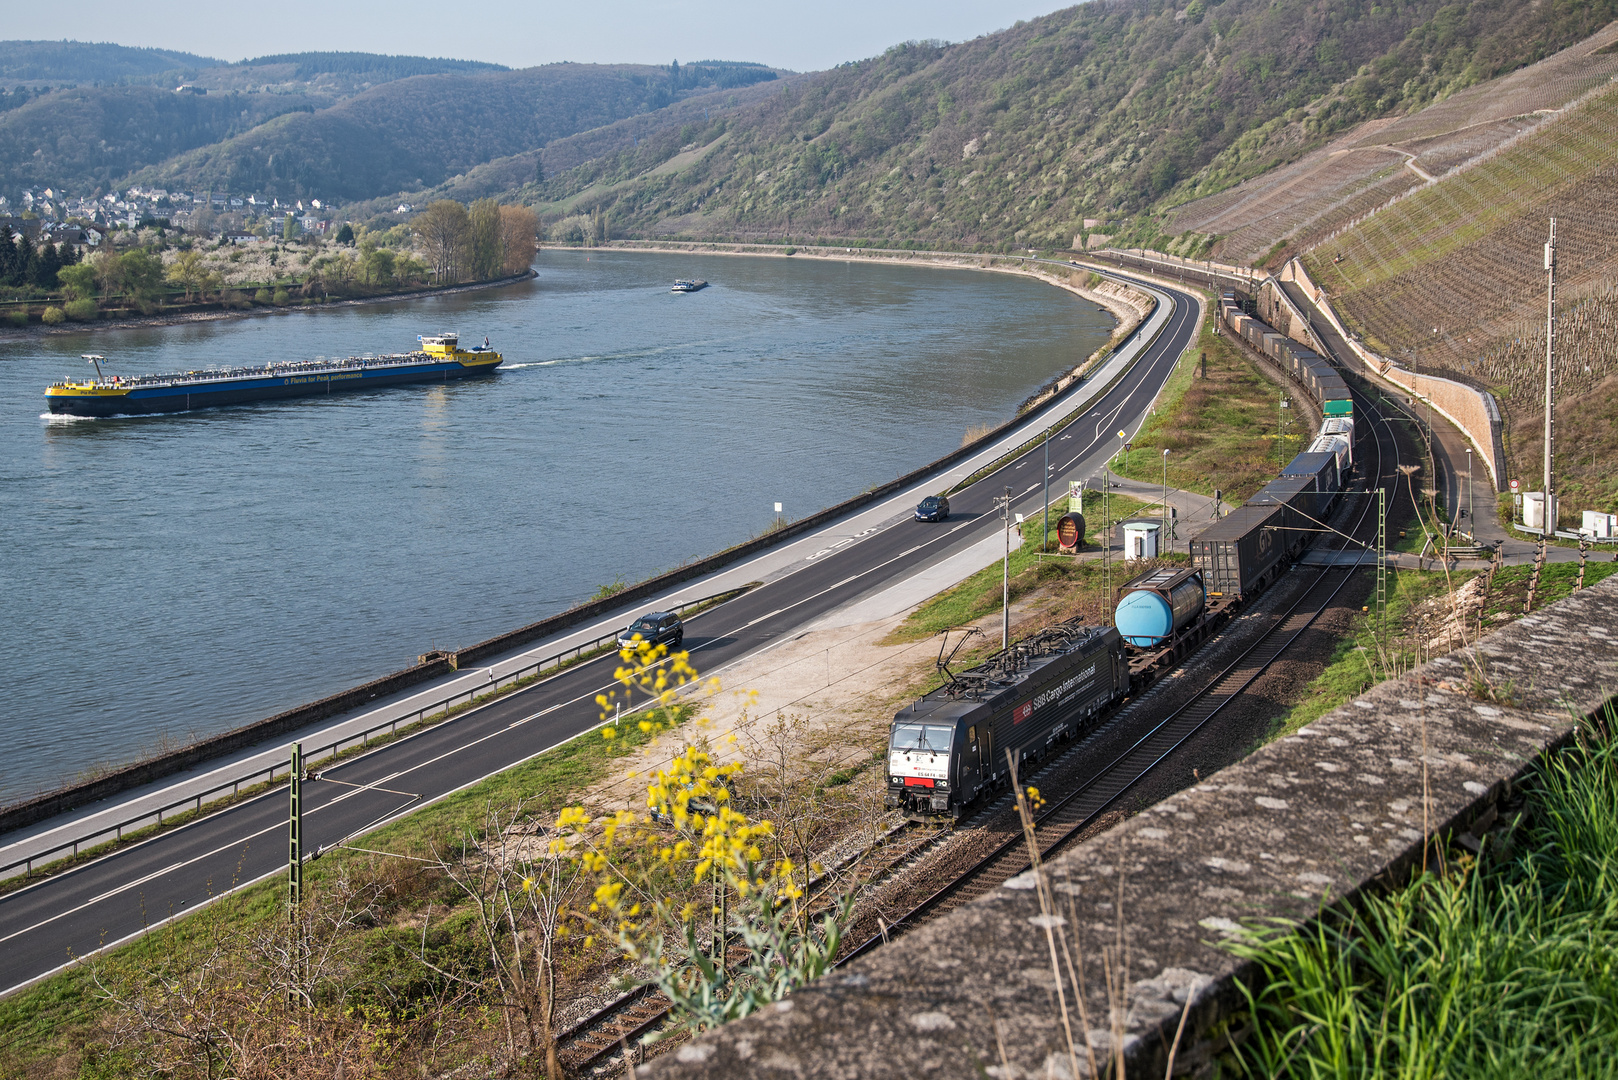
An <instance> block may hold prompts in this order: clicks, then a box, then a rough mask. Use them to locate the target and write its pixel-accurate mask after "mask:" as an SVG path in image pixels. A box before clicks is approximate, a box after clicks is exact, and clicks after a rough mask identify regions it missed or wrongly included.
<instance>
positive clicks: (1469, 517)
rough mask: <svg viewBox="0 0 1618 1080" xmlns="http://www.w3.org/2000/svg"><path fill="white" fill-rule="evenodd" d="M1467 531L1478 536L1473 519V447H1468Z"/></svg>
mask: <svg viewBox="0 0 1618 1080" xmlns="http://www.w3.org/2000/svg"><path fill="white" fill-rule="evenodd" d="M1466 531H1467V532H1469V533H1471V534H1472V535H1473V536H1474V537H1476V536H1477V532H1478V526H1477V522H1476V521H1474V520H1473V519H1472V448H1471V447H1470V446H1468V447H1467V448H1466Z"/></svg>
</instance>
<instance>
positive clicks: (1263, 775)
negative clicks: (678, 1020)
mask: <svg viewBox="0 0 1618 1080" xmlns="http://www.w3.org/2000/svg"><path fill="white" fill-rule="evenodd" d="M1479 664H1482V665H1484V669H1485V670H1486V671H1487V674H1488V676H1489V677H1490V678H1492V679H1495V680H1502V681H1503V680H1509V681H1511V682H1513V683H1514V685H1515V688H1516V691H1517V693H1518V694H1519V695H1520V701H1519V703H1518V704H1516V705H1514V706H1511V707H1507V706H1503V705H1499V704H1491V703H1486V702H1484V701H1480V700H1478V699H1476V698H1474V697H1472V696H1470V695H1469V694H1468V693H1467V688H1468V686H1469V685H1470V684H1471V679H1472V677H1473V676H1474V675H1475V674H1476V673H1477V672H1478V671H1479V667H1478V665H1479ZM1612 687H1618V577H1615V578H1608V579H1607V580H1606V581H1604V582H1602V583H1601V584H1599V585H1596V586H1593V587H1591V588H1588V589H1585V590H1583V591H1582V592H1579V593H1575V594H1574V595H1573V596H1572V597H1570V598H1569V599H1567V600H1563V601H1561V602H1560V603H1557V604H1554V605H1552V606H1550V607H1549V608H1546V609H1545V610H1544V611H1542V612H1538V613H1535V614H1534V615H1532V616H1529V617H1526V618H1524V619H1522V620H1521V621H1519V622H1517V623H1514V624H1512V625H1511V626H1509V627H1507V628H1505V629H1503V630H1500V631H1498V632H1497V633H1495V634H1493V635H1491V636H1490V637H1488V638H1485V639H1484V640H1483V642H1482V643H1481V645H1480V646H1478V647H1476V648H1474V649H1471V650H1463V651H1462V652H1458V653H1452V654H1450V655H1448V656H1444V657H1441V658H1439V659H1437V660H1434V661H1433V662H1432V663H1430V664H1428V665H1427V666H1426V667H1424V668H1422V669H1420V670H1419V671H1417V672H1414V673H1412V674H1410V675H1408V676H1406V677H1404V678H1401V679H1396V680H1393V681H1390V682H1386V683H1383V684H1382V685H1380V686H1378V687H1376V688H1374V689H1373V690H1372V691H1371V692H1370V693H1368V694H1366V695H1365V696H1364V697H1361V698H1359V699H1358V700H1356V701H1354V702H1352V703H1351V704H1349V705H1347V706H1345V707H1343V708H1340V709H1337V710H1335V711H1333V712H1331V713H1328V714H1327V715H1326V716H1324V717H1322V718H1321V719H1320V720H1319V721H1317V722H1316V723H1314V724H1311V725H1309V726H1308V727H1307V728H1305V729H1303V730H1302V731H1300V732H1299V733H1298V734H1296V735H1294V736H1292V737H1290V738H1287V739H1283V740H1281V741H1278V742H1275V743H1271V744H1270V745H1268V746H1265V747H1263V748H1261V749H1260V750H1258V751H1256V752H1255V753H1254V754H1253V755H1252V756H1250V757H1249V758H1247V759H1246V760H1245V761H1242V762H1240V763H1238V764H1236V765H1233V766H1231V767H1229V768H1227V769H1224V770H1223V771H1221V772H1219V773H1217V774H1215V775H1213V776H1212V777H1209V778H1207V780H1205V781H1204V782H1202V783H1196V784H1194V786H1188V787H1187V788H1186V789H1185V790H1183V791H1181V792H1180V793H1179V794H1177V795H1175V796H1173V797H1171V798H1169V799H1166V800H1165V801H1163V802H1162V803H1159V804H1158V805H1156V806H1153V807H1150V808H1147V809H1145V810H1143V811H1142V812H1141V813H1139V814H1137V815H1136V816H1135V817H1133V818H1130V819H1129V820H1127V821H1125V822H1123V823H1122V824H1121V825H1119V826H1117V827H1115V828H1113V829H1112V830H1111V831H1109V832H1107V833H1104V834H1102V835H1100V836H1097V837H1096V838H1094V839H1092V840H1090V841H1089V842H1087V843H1085V844H1083V845H1081V846H1079V847H1077V848H1075V849H1073V850H1070V851H1069V852H1067V853H1066V854H1063V855H1061V856H1059V857H1058V858H1056V859H1055V860H1054V861H1053V862H1052V863H1051V864H1049V866H1048V868H1047V873H1048V875H1049V881H1050V883H1051V887H1052V890H1053V893H1054V898H1055V901H1056V904H1057V908H1058V911H1057V912H1056V913H1055V914H1056V915H1057V916H1059V920H1053V919H1052V918H1050V917H1049V913H1046V912H1043V911H1041V908H1040V902H1039V899H1038V895H1037V892H1036V891H1035V889H1034V888H1033V886H1034V885H1035V882H1034V880H1033V878H1032V875H1030V874H1025V875H1023V876H1022V877H1021V878H1016V879H1013V880H1012V881H1011V882H1008V883H1007V885H1006V886H1004V887H1002V888H999V889H996V890H995V891H994V893H992V894H991V895H989V896H986V897H983V898H982V899H980V900H978V901H976V902H974V903H971V904H968V905H966V906H965V907H964V908H962V909H960V910H959V911H956V912H954V913H952V914H951V915H949V916H947V917H945V918H942V919H939V920H937V921H935V922H933V923H930V924H927V925H925V926H923V927H921V928H919V929H918V930H916V931H914V932H912V933H910V934H907V935H905V936H904V937H902V938H900V939H899V940H898V941H896V942H895V943H893V944H892V945H889V946H888V947H886V948H884V949H880V950H878V951H877V952H876V953H874V954H872V955H871V956H868V957H865V958H863V959H861V960H859V961H856V962H854V963H852V964H850V965H849V966H848V967H846V968H843V969H840V970H839V971H836V972H834V973H833V974H831V975H829V976H827V977H826V978H824V979H822V980H821V981H819V982H817V983H815V984H813V985H811V986H808V987H805V988H804V989H803V990H800V991H799V992H798V993H796V994H794V995H792V997H790V998H788V999H787V1000H786V1001H783V1002H780V1003H778V1004H776V1005H773V1006H770V1007H768V1008H766V1009H765V1010H764V1011H763V1012H762V1013H759V1014H756V1015H755V1016H752V1017H749V1018H748V1019H746V1020H742V1021H739V1022H737V1023H734V1024H730V1025H728V1026H727V1027H724V1028H722V1029H720V1030H718V1031H715V1032H711V1033H708V1034H706V1035H704V1036H702V1037H701V1038H699V1039H696V1040H694V1041H692V1042H691V1043H689V1044H687V1045H685V1046H682V1047H680V1048H679V1049H678V1050H677V1051H675V1052H673V1053H671V1054H669V1055H668V1056H666V1057H663V1058H659V1059H656V1060H654V1061H652V1062H650V1063H649V1064H646V1065H642V1066H640V1068H639V1071H638V1075H640V1076H643V1077H659V1078H670V1080H672V1078H688V1077H689V1078H692V1080H696V1078H704V1080H707V1078H721V1077H735V1078H742V1077H749V1078H753V1077H756V1078H763V1080H769V1078H775V1077H780V1078H783V1080H784V1078H787V1077H791V1078H793V1080H802V1078H808V1077H827V1078H832V1077H836V1078H847V1077H889V1076H905V1077H923V1076H924V1077H929V1078H940V1080H943V1078H953V1077H959V1078H960V1080H968V1078H972V1080H977V1078H981V1077H983V1076H985V1075H990V1076H993V1077H995V1078H996V1080H1021V1078H1028V1080H1033V1078H1036V1077H1038V1078H1042V1080H1049V1078H1053V1077H1072V1076H1073V1075H1074V1074H1073V1070H1072V1065H1071V1059H1070V1058H1069V1055H1068V1050H1067V1038H1066V1035H1065V1032H1064V1028H1063V1024H1062V1021H1061V1010H1060V1008H1059V1006H1058V999H1057V996H1056V988H1057V981H1056V977H1055V976H1054V975H1053V974H1052V965H1051V945H1050V943H1049V941H1048V940H1047V937H1046V930H1045V927H1047V926H1050V927H1051V928H1052V929H1051V933H1052V934H1053V935H1056V934H1058V933H1060V934H1061V935H1065V936H1067V939H1068V942H1069V943H1070V944H1071V945H1073V946H1075V949H1074V958H1075V961H1076V962H1077V963H1078V964H1080V965H1082V975H1081V976H1080V977H1079V981H1080V982H1082V986H1083V991H1084V992H1083V997H1082V1000H1083V1007H1084V1014H1083V1017H1082V1018H1081V1016H1080V1013H1079V1011H1078V1009H1076V1008H1072V1009H1070V1015H1071V1024H1072V1030H1073V1038H1074V1039H1075V1041H1076V1044H1077V1046H1078V1052H1077V1055H1076V1056H1077V1059H1078V1060H1077V1064H1078V1073H1079V1075H1089V1067H1088V1064H1087V1060H1086V1059H1087V1052H1086V1050H1085V1042H1086V1034H1085V1033H1086V1031H1087V1030H1088V1042H1089V1044H1090V1046H1091V1047H1093V1048H1094V1050H1095V1053H1096V1056H1097V1058H1098V1059H1099V1060H1100V1061H1102V1062H1103V1064H1105V1061H1106V1055H1107V1053H1108V1051H1109V1048H1110V1047H1111V1045H1112V1041H1113V1039H1114V1030H1115V1029H1116V1031H1117V1034H1118V1037H1119V1038H1120V1042H1121V1046H1122V1048H1123V1052H1124V1055H1125V1057H1126V1060H1127V1066H1128V1068H1127V1071H1128V1073H1129V1074H1131V1075H1138V1076H1161V1075H1163V1071H1164V1066H1165V1063H1166V1058H1167V1055H1168V1050H1169V1047H1170V1046H1171V1045H1172V1044H1173V1041H1174V1038H1175V1032H1176V1028H1177V1027H1178V1026H1179V1024H1180V1023H1181V1018H1182V1016H1184V1018H1185V1031H1184V1033H1183V1036H1182V1037H1181V1041H1180V1046H1179V1052H1178V1054H1177V1056H1176V1059H1175V1071H1176V1073H1177V1074H1178V1073H1181V1072H1188V1071H1192V1070H1194V1069H1196V1068H1198V1067H1199V1066H1202V1065H1206V1063H1207V1062H1208V1061H1209V1060H1210V1059H1211V1057H1212V1056H1213V1055H1214V1054H1216V1053H1218V1051H1219V1050H1220V1049H1221V1046H1222V1043H1221V1041H1220V1040H1221V1039H1222V1038H1223V1037H1224V1036H1223V1035H1222V1034H1221V1033H1223V1032H1225V1031H1226V1030H1227V1029H1228V1028H1229V1027H1230V1024H1229V1021H1230V1020H1231V1019H1232V1018H1233V1016H1234V1014H1235V1013H1236V1011H1237V1010H1239V1008H1240V1006H1241V1002H1242V996H1241V985H1242V984H1243V983H1244V982H1245V981H1248V980H1250V979H1252V978H1253V973H1252V971H1251V970H1249V968H1248V967H1247V966H1246V965H1244V964H1243V963H1242V962H1241V961H1239V960H1237V959H1236V957H1234V956H1232V955H1231V954H1230V953H1229V952H1226V951H1224V950H1222V949H1220V948H1219V947H1218V943H1219V941H1220V940H1221V939H1222V938H1223V937H1225V936H1226V935H1228V934H1229V933H1230V932H1232V931H1233V930H1235V929H1236V928H1237V927H1238V926H1239V924H1241V923H1242V922H1245V921H1255V920H1256V921H1262V920H1266V919H1285V920H1289V921H1298V922H1308V921H1310V920H1312V919H1314V918H1315V917H1316V916H1317V914H1318V913H1319V911H1320V909H1321V905H1323V904H1325V903H1328V902H1332V901H1338V900H1349V901H1352V899H1353V898H1354V897H1355V896H1356V895H1357V894H1359V893H1361V892H1362V891H1365V890H1374V889H1378V888H1381V887H1383V886H1384V885H1386V884H1388V883H1391V882H1394V881H1398V880H1401V879H1402V877H1403V875H1404V874H1405V873H1406V872H1407V871H1408V870H1409V869H1410V868H1411V867H1413V866H1416V865H1418V864H1419V863H1420V862H1421V860H1422V858H1423V852H1424V851H1428V852H1429V853H1430V854H1429V856H1428V857H1429V858H1436V857H1437V856H1436V855H1434V854H1431V852H1432V851H1433V850H1434V849H1433V848H1428V847H1427V844H1426V839H1425V838H1426V836H1427V835H1428V834H1432V835H1435V836H1445V835H1446V834H1459V833H1462V832H1463V831H1465V830H1468V829H1469V828H1474V827H1475V828H1478V829H1479V831H1481V830H1482V829H1483V827H1484V826H1485V825H1486V824H1487V822H1488V820H1490V819H1492V817H1493V814H1494V811H1495V806H1496V804H1497V802H1498V801H1499V800H1500V799H1501V798H1502V797H1503V796H1504V795H1505V794H1506V793H1507V792H1508V791H1509V790H1510V789H1511V787H1512V786H1513V785H1514V784H1516V783H1517V782H1518V781H1519V780H1520V779H1521V778H1522V777H1523V775H1524V773H1525V771H1526V770H1527V769H1528V768H1529V767H1530V765H1531V763H1532V762H1533V761H1534V760H1535V759H1536V758H1537V757H1539V756H1540V755H1541V754H1543V753H1544V752H1545V751H1546V749H1547V748H1550V747H1554V746H1556V745H1558V744H1559V743H1560V742H1561V741H1562V740H1564V739H1565V738H1566V737H1567V736H1568V733H1569V731H1570V730H1571V728H1572V726H1573V724H1574V717H1575V716H1578V715H1589V714H1592V713H1594V712H1596V711H1597V710H1598V709H1600V707H1601V706H1602V705H1603V704H1604V703H1606V701H1607V700H1608V698H1609V688H1612ZM1424 764H1425V766H1426V770H1425V771H1426V780H1425V792H1426V794H1425V798H1426V807H1425V812H1424V809H1423V801H1424V778H1423V765H1424ZM1186 779H1187V780H1188V781H1189V780H1190V779H1191V778H1189V777H1187V778H1186ZM1480 819H1481V820H1480ZM1435 847H1436V845H1435ZM1120 927H1121V929H1120ZM1120 945H1122V947H1123V953H1122V957H1123V959H1124V963H1122V964H1120V963H1118V962H1117V960H1118V955H1119V954H1117V953H1114V954H1113V956H1112V958H1111V960H1110V963H1111V969H1112V970H1113V971H1115V972H1117V975H1118V977H1117V983H1115V985H1118V984H1121V986H1122V991H1123V992H1122V994H1121V996H1120V997H1119V999H1118V1000H1119V1001H1120V1002H1122V1003H1123V1008H1121V1009H1120V1011H1119V1012H1118V1014H1116V1017H1117V1023H1116V1028H1115V1025H1114V1023H1112V1022H1111V1020H1110V1019H1109V1016H1110V1014H1109V1011H1108V1009H1109V1002H1108V998H1107V994H1106V991H1105V982H1104V979H1105V971H1106V968H1107V965H1108V963H1109V961H1108V960H1107V959H1106V958H1105V957H1104V950H1116V949H1118V947H1119V946H1120ZM1057 949H1058V952H1060V951H1061V942H1060V939H1058V942H1057ZM1062 977H1063V980H1064V987H1065V988H1066V989H1065V993H1066V994H1067V995H1068V1001H1069V1005H1070V1006H1072V1005H1073V1003H1074V995H1073V992H1072V985H1073V979H1072V976H1070V974H1069V969H1068V967H1067V964H1066V961H1064V963H1063V971H1062ZM1086 1020H1087V1022H1086Z"/></svg>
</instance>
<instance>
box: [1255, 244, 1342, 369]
mask: <svg viewBox="0 0 1618 1080" xmlns="http://www.w3.org/2000/svg"><path fill="white" fill-rule="evenodd" d="M1288 265H1291V264H1288ZM1284 272H1285V271H1284V270H1283V273H1284ZM1287 280H1291V279H1287ZM1253 304H1254V306H1255V307H1256V308H1257V309H1258V317H1259V318H1261V319H1263V320H1264V321H1265V322H1267V323H1269V324H1270V325H1271V326H1273V327H1275V328H1276V330H1278V331H1280V332H1281V333H1283V334H1285V335H1286V336H1287V337H1289V338H1291V339H1292V340H1293V341H1296V342H1297V343H1298V344H1299V345H1302V346H1303V347H1304V348H1306V349H1309V350H1311V351H1312V352H1317V353H1320V354H1321V355H1322V356H1327V355H1329V354H1328V353H1327V352H1326V349H1325V348H1324V347H1323V346H1322V345H1321V342H1320V339H1318V338H1317V337H1315V334H1314V331H1313V330H1311V329H1310V327H1309V317H1308V316H1307V315H1305V314H1304V313H1303V312H1301V311H1299V310H1298V306H1297V305H1296V304H1294V303H1293V302H1292V299H1291V297H1289V296H1287V294H1286V293H1284V292H1282V291H1281V289H1280V287H1279V286H1277V285H1276V283H1275V279H1274V278H1266V279H1265V280H1264V283H1263V284H1262V285H1260V286H1259V289H1258V295H1257V296H1256V297H1254V300H1253Z"/></svg>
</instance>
